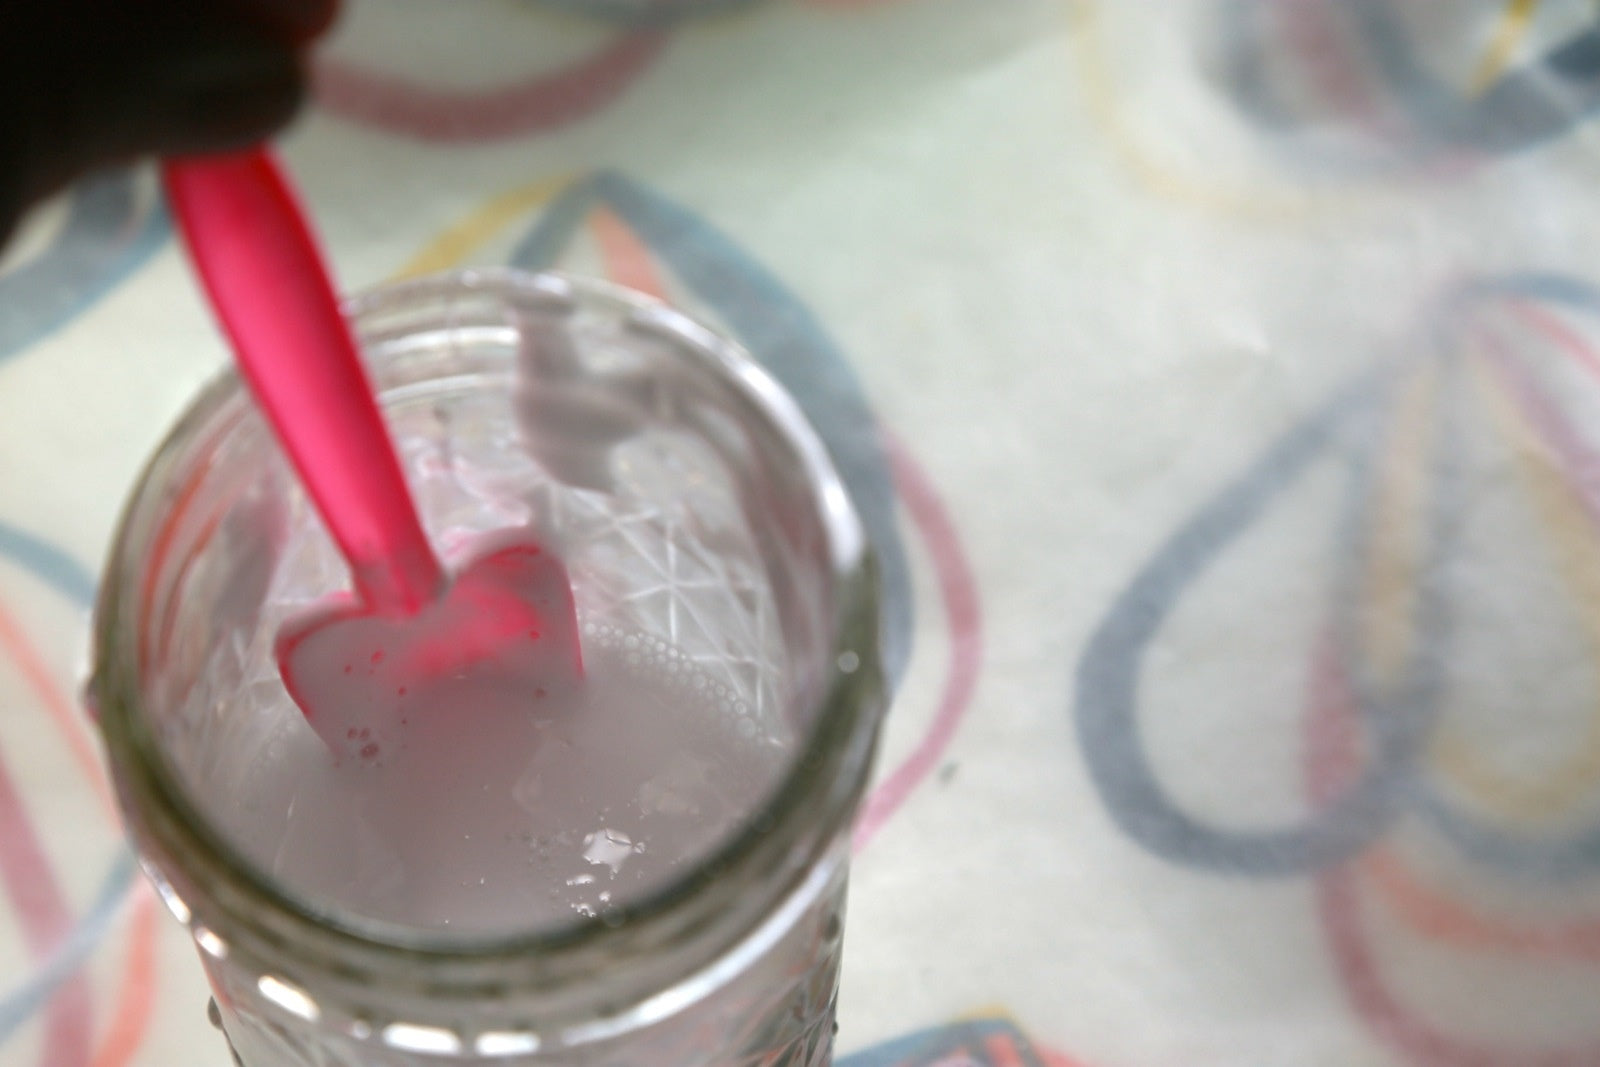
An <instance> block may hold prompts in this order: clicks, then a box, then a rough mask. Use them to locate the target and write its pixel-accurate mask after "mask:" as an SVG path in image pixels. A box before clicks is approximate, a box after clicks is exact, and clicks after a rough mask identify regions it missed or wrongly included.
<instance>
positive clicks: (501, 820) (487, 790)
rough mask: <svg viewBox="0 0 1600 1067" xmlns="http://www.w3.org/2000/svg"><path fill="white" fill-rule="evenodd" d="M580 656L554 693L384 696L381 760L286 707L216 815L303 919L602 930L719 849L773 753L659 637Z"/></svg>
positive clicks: (460, 928) (468, 683)
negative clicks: (578, 674) (304, 912)
mask: <svg viewBox="0 0 1600 1067" xmlns="http://www.w3.org/2000/svg"><path fill="white" fill-rule="evenodd" d="M583 650H584V656H585V668H584V677H583V679H582V680H581V681H579V682H577V683H576V684H575V685H571V686H568V687H566V688H565V690H563V688H562V687H561V686H559V685H551V686H549V687H548V688H547V687H546V686H544V685H541V684H540V683H541V681H542V680H541V679H525V680H521V681H508V680H506V679H503V678H498V677H489V678H482V677H479V678H472V677H464V678H459V679H447V680H444V681H443V682H440V683H437V684H434V685H431V686H424V687H423V689H424V690H425V691H424V692H422V693H420V694H407V696H408V698H409V699H404V700H402V699H396V700H395V701H394V702H393V703H391V704H389V705H388V706H386V707H384V708H381V709H379V710H378V711H377V712H375V714H376V715H378V716H380V717H383V716H387V717H388V718H387V719H386V720H384V721H383V722H382V723H381V725H382V727H383V731H384V733H385V735H386V736H388V737H390V738H391V739H392V742H391V743H390V744H389V745H387V746H386V748H387V750H386V751H385V753H384V754H383V757H382V758H381V759H379V760H361V759H351V758H348V756H341V755H338V754H336V753H334V752H332V751H330V749H329V747H328V746H327V745H325V744H324V742H323V741H322V740H321V739H319V738H318V737H317V735H316V734H315V733H313V732H312V731H311V729H310V728H309V727H307V726H306V724H305V723H304V721H300V720H298V712H297V711H294V709H293V708H292V706H291V707H290V708H286V709H284V711H285V724H284V730H283V735H282V736H281V738H280V739H279V740H278V741H277V742H275V743H274V744H271V745H269V746H267V748H266V751H265V752H264V753H262V754H261V755H260V758H259V759H257V760H256V762H255V763H254V764H253V765H252V766H251V767H250V769H249V771H248V772H247V773H246V774H245V776H244V780H243V781H241V782H239V783H238V789H237V792H236V794H235V796H234V798H233V799H232V801H231V802H230V803H228V804H227V805H225V810H223V811H221V812H217V813H215V817H217V818H218V820H219V821H220V822H221V823H222V824H223V828H224V829H225V831H226V832H227V833H228V835H229V836H230V838H231V839H233V841H234V842H235V844H237V845H238V846H239V847H241V848H243V850H244V851H245V852H246V854H247V855H248V856H249V857H250V858H251V859H252V860H254V861H255V862H256V863H257V865H259V866H260V867H262V868H264V869H265V870H266V871H268V872H269V873H270V874H271V875H272V876H273V877H274V878H275V879H277V880H278V881H279V882H281V883H282V884H283V885H285V886H286V887H287V888H289V889H290V890H291V891H293V892H295V893H296V894H297V895H299V896H302V897H304V898H306V899H308V900H309V901H312V902H314V903H315V904H316V906H317V907H318V908H319V909H323V910H327V909H329V908H335V909H338V910H345V911H348V912H351V913H355V914H358V915H362V916H366V917H370V918H375V919H381V920H388V921H392V922H397V923H403V924H406V925H408V926H413V927H420V928H426V929H433V930H439V931H449V932H456V933H462V934H468V935H470V934H473V933H506V932H509V931H526V930H529V929H533V928H540V927H550V926H553V925H559V924H565V923H570V922H573V921H577V920H579V919H581V918H585V917H592V916H600V917H601V918H607V917H609V916H610V915H611V914H614V909H615V907H616V906H617V905H619V904H623V903H626V902H628V901H632V900H637V899H638V898H639V897H641V896H642V895H644V894H647V893H648V892H649V891H650V890H652V889H655V888H659V887H661V886H662V885H663V884H664V883H665V882H667V881H669V880H670V879H671V878H672V877H673V876H674V874H675V873H676V872H678V871H680V869H681V868H683V866H684V865H685V864H686V863H692V862H693V861H695V860H697V859H700V858H703V857H704V856H705V855H706V854H707V853H708V852H709V851H711V850H712V849H713V848H715V847H716V846H717V845H718V844H719V843H721V842H723V841H725V840H726V839H727V838H728V837H729V835H730V833H731V832H732V831H734V830H735V829H736V828H737V827H738V826H739V825H740V824H741V822H742V821H744V820H745V819H748V818H749V817H750V815H751V813H752V812H753V811H755V810H756V809H757V808H758V807H759V805H760V803H761V802H762V800H763V799H764V798H765V795H766V794H767V792H768V791H769V790H770V788H771V787H772V785H773V784H774V782H775V781H776V780H777V777H778V772H779V770H780V767H781V762H782V758H783V756H784V754H785V752H786V750H787V747H788V746H787V745H786V744H784V743H783V742H782V741H781V740H780V739H775V738H772V737H771V736H768V735H767V734H766V733H765V732H764V731H760V730H758V729H757V728H756V724H755V722H754V721H753V720H752V719H751V718H750V715H749V708H748V707H746V706H744V705H743V704H742V702H740V701H739V700H737V699H736V698H735V697H734V696H733V695H732V693H731V691H730V690H729V689H728V687H727V686H725V685H723V684H721V683H719V682H717V681H715V680H714V679H713V678H712V677H711V676H710V675H708V674H707V673H706V672H704V671H702V670H700V669H698V668H696V667H695V665H694V664H692V663H691V662H690V661H689V660H688V659H687V658H686V657H684V656H683V655H682V654H681V653H679V652H677V651H676V650H674V649H672V648H671V647H670V646H668V645H667V644H666V643H665V642H663V641H660V640H659V639H655V638H651V637H648V636H646V635H642V634H638V633H632V632H626V631H623V630H621V629H618V628H615V627H612V626H610V625H607V624H603V623H593V622H591V623H588V624H586V625H585V626H584V633H583ZM419 697H420V699H418V698H419Z"/></svg>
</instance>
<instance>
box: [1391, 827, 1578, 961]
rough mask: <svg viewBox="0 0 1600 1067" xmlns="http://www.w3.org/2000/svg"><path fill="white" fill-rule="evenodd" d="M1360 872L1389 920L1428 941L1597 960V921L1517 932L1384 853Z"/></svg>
mask: <svg viewBox="0 0 1600 1067" xmlns="http://www.w3.org/2000/svg"><path fill="white" fill-rule="evenodd" d="M1362 869H1363V870H1364V871H1365V873H1366V874H1367V875H1369V876H1370V877H1371V878H1372V881H1373V884H1374V885H1375V886H1376V887H1377V888H1378V890H1379V891H1380V892H1381V893H1382V894H1383V898H1384V901H1385V903H1387V904H1388V905H1389V906H1390V908H1392V909H1393V910H1394V912H1395V914H1396V915H1397V916H1399V917H1400V918H1401V919H1403V920H1404V921H1405V922H1406V924H1407V925H1409V926H1410V927H1411V928H1412V929H1414V930H1416V931H1417V932H1418V933H1419V934H1421V935H1423V936H1424V937H1427V938H1430V939H1432V940H1434V941H1445V942H1448V943H1450V944H1453V945H1458V946H1461V947H1466V948H1481V949H1490V950H1493V951H1496V952H1500V953H1505V954H1516V955H1523V956H1538V957H1544V958H1551V959H1566V960H1583V961H1588V962H1592V961H1594V960H1600V921H1594V920H1590V921H1586V922H1574V923H1568V924H1566V925H1559V926H1558V925H1549V926H1543V925H1540V926H1534V925H1528V926H1522V925H1518V924H1515V923H1511V922H1507V921H1505V920H1502V919H1494V918H1491V917H1489V916H1487V915H1484V914H1482V913H1480V912H1478V911H1476V910H1474V909H1473V908H1471V907H1470V906H1468V905H1467V904H1464V903H1463V902H1461V901H1460V900H1457V899H1455V898H1453V897H1450V896H1448V895H1446V894H1444V893H1442V892H1440V891H1439V890H1437V889H1434V888H1433V887H1431V886H1429V885H1426V884H1425V883H1423V882H1422V881H1421V880H1420V879H1419V878H1417V877H1416V876H1415V874H1413V873H1412V871H1411V870H1410V869H1409V868H1408V867H1407V866H1406V865H1405V864H1404V863H1402V862H1401V861H1400V859H1399V858H1398V857H1397V856H1395V855H1394V854H1393V853H1391V852H1390V851H1389V850H1387V849H1380V850H1378V851H1376V852H1373V853H1372V854H1370V855H1369V856H1368V857H1367V858H1366V859H1364V860H1363V861H1362Z"/></svg>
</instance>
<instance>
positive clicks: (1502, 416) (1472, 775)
mask: <svg viewBox="0 0 1600 1067" xmlns="http://www.w3.org/2000/svg"><path fill="white" fill-rule="evenodd" d="M1473 370H1474V373H1473V384H1474V385H1475V387H1476V391H1477V392H1478V393H1479V394H1480V396H1481V397H1482V398H1483V400H1484V402H1485V404H1486V406H1487V408H1488V411H1489V414H1490V417H1491V419H1492V420H1493V422H1494V424H1495V426H1496V430H1497V432H1498V433H1499V435H1500V436H1501V438H1502V439H1505V440H1506V441H1508V443H1509V444H1510V445H1511V448H1512V453H1513V456H1514V457H1515V460H1516V464H1517V471H1518V474H1519V479H1518V480H1519V481H1520V482H1521V483H1522V485H1523V487H1524V489H1525V490H1526V491H1527V493H1528V495H1529V497H1530V498H1531V502H1532V503H1533V505H1534V507H1535V509H1536V511H1537V512H1538V514H1539V518H1540V523H1541V525H1543V526H1544V527H1545V529H1546V531H1547V532H1548V533H1549V535H1550V542H1549V543H1550V546H1551V548H1552V549H1553V550H1554V552H1555V557H1556V559H1555V562H1556V564H1557V566H1558V567H1559V568H1560V571H1561V573H1562V575H1563V577H1564V579H1565V582H1566V586H1567V589H1568V592H1569V594H1570V599H1571V601H1572V603H1573V604H1574V605H1576V607H1577V611H1578V617H1579V621H1580V623H1581V625H1582V627H1583V630H1584V636H1585V639H1586V643H1587V644H1588V646H1589V649H1590V657H1589V658H1590V661H1591V662H1593V663H1595V664H1600V541H1597V540H1596V538H1595V535H1594V530H1593V528H1592V525H1591V523H1590V521H1589V517H1588V514H1587V512H1586V511H1585V509H1584V506H1583V502H1582V499H1581V497H1580V496H1579V494H1578V491H1577V489H1576V488H1575V487H1574V486H1573V485H1572V483H1571V481H1570V480H1569V479H1568V478H1567V477H1565V476H1564V474H1563V472H1562V471H1561V469H1560V468H1559V467H1558V466H1557V464H1556V462H1555V461H1554V459H1553V457H1551V456H1550V454H1549V452H1548V451H1547V450H1546V448H1545V447H1544V446H1543V445H1542V443H1541V442H1540V441H1539V439H1538V437H1537V436H1536V435H1535V434H1534V432H1533V430H1532V428H1531V427H1530V426H1529V425H1528V422H1527V417H1526V416H1525V415H1523V414H1519V413H1518V412H1517V410H1516V409H1515V407H1514V406H1513V405H1512V403H1511V402H1510V400H1509V399H1508V398H1507V397H1506V396H1505V392H1504V389H1503V388H1497V387H1496V386H1495V384H1494V383H1493V382H1491V381H1490V380H1489V379H1488V376H1487V372H1486V371H1485V369H1484V368H1483V367H1482V366H1481V365H1480V364H1478V363H1477V362H1476V361H1475V362H1474V365H1473ZM1433 757H1434V759H1435V761H1436V762H1437V763H1438V765H1439V767H1440V768H1441V770H1443V771H1444V772H1445V773H1446V774H1448V775H1449V776H1450V777H1451V778H1452V779H1454V780H1455V782H1456V784H1457V785H1459V786H1460V787H1461V788H1463V789H1466V790H1469V791H1470V792H1472V793H1473V794H1475V795H1477V796H1478V797H1480V798H1481V799H1486V800H1489V801H1492V802H1493V803H1495V804H1497V805H1498V806H1499V808H1500V809H1502V810H1503V811H1504V812H1506V813H1509V814H1510V815H1512V816H1514V817H1516V818H1518V819H1521V820H1524V821H1530V822H1531V821H1536V820H1543V819H1548V818H1549V817H1550V816H1552V815H1556V814H1559V813H1560V812H1562V811H1564V810H1566V809H1568V808H1570V807H1571V806H1572V805H1573V804H1575V803H1576V802H1578V801H1579V800H1581V799H1583V797H1584V796H1585V795H1586V794H1588V793H1589V792H1590V791H1591V790H1592V789H1593V788H1594V786H1595V783H1596V782H1597V781H1600V695H1597V696H1596V698H1595V700H1594V704H1593V707H1592V708H1591V714H1590V715H1589V717H1588V721H1587V725H1586V728H1585V733H1584V736H1583V739H1582V741H1581V742H1580V743H1579V744H1578V745H1577V746H1576V748H1575V749H1574V751H1573V752H1572V753H1571V754H1570V755H1568V756H1567V757H1565V758H1564V759H1563V760H1562V761H1561V763H1559V764H1558V765H1556V766H1555V767H1552V768H1548V769H1545V770H1542V771H1540V772H1539V774H1538V776H1537V777H1531V778H1524V777H1514V776H1512V775H1510V774H1508V773H1506V772H1505V771H1503V770H1500V769H1498V768H1496V767H1494V766H1493V765H1492V763H1491V761H1490V760H1489V759H1488V758H1486V757H1485V756H1483V755H1481V754H1480V753H1479V752H1478V751H1477V750H1476V749H1474V748H1473V747H1472V746H1471V745H1470V744H1469V743H1468V742H1467V739H1466V737H1465V736H1464V735H1463V734H1461V733H1460V732H1459V731H1456V730H1449V729H1444V730H1441V731H1440V732H1439V734H1438V735H1436V738H1435V741H1434V745H1433Z"/></svg>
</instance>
